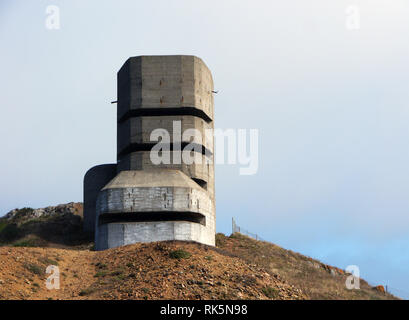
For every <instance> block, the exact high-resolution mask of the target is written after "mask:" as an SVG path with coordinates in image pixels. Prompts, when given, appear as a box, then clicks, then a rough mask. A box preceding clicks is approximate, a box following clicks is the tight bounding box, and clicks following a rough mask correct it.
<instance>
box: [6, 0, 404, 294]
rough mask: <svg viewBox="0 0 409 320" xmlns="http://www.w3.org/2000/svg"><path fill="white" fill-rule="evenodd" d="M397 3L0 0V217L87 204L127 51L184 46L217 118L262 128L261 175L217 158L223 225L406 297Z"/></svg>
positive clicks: (176, 50) (170, 50) (107, 157)
mask: <svg viewBox="0 0 409 320" xmlns="http://www.w3.org/2000/svg"><path fill="white" fill-rule="evenodd" d="M47 5H57V6H59V8H60V14H61V28H60V30H48V29H46V27H45V18H46V13H45V9H46V6H47ZM349 5H356V6H358V7H359V8H360V12H361V28H360V29H359V30H348V29H347V28H346V27H345V21H346V13H345V10H346V8H347V7H348V6H349ZM408 16H409V2H408V1H406V0H393V1H390V0H389V1H388V0H371V1H369V0H367V1H365V0H349V1H344V0H339V1H327V0H311V1H305V0H286V1H271V0H268V1H238V0H234V1H233V0H229V1H227V0H224V1H215V0H208V1H202V2H199V1H191V0H186V1H169V0H166V1H101V0H99V1H73V0H70V1H30V2H29V1H15V0H13V1H5V0H3V1H2V2H1V3H0V43H1V51H0V52H1V59H0V70H1V72H0V87H1V91H0V98H1V113H0V136H1V137H2V138H1V139H0V151H1V154H2V157H1V158H0V177H1V180H0V181H1V183H0V188H1V190H0V191H1V193H0V214H4V213H6V212H7V211H9V210H11V209H13V208H16V207H24V206H30V207H43V206H47V205H54V204H58V203H64V202H69V201H82V179H83V175H84V173H85V172H86V170H87V169H88V168H90V167H91V166H93V165H95V164H100V163H110V162H114V161H115V159H116V156H115V151H116V137H115V135H116V124H115V121H116V111H115V105H111V104H110V101H112V100H116V72H117V71H118V69H119V68H120V67H121V65H122V63H123V62H124V61H125V60H126V59H127V58H128V57H129V56H136V55H149V54H193V55H197V56H199V57H201V58H202V59H203V60H204V61H205V62H206V64H207V65H208V66H209V68H210V69H211V70H212V73H213V78H214V81H215V88H216V90H220V93H219V94H218V95H216V96H215V104H216V105H215V110H216V111H215V112H216V127H218V128H248V129H250V128H257V129H259V130H260V134H259V135H260V156H259V158H260V165H259V172H258V174H256V175H254V176H240V175H239V167H238V166H227V165H225V166H218V167H217V168H216V190H217V229H218V231H220V232H224V233H230V223H231V217H232V216H234V217H235V218H236V220H237V222H238V223H239V224H240V225H242V226H243V227H245V228H246V229H249V230H251V231H252V232H257V233H259V234H260V235H261V236H262V237H263V238H265V239H268V240H270V241H272V242H274V243H277V244H279V245H282V246H284V247H285V248H289V249H292V250H294V251H299V252H301V253H304V254H307V255H310V256H312V257H315V258H319V259H321V260H323V261H325V262H327V263H330V264H332V265H336V266H338V267H341V268H345V267H346V266H347V265H351V264H355V265H358V266H359V267H360V270H361V274H362V275H363V277H365V278H366V279H367V280H369V281H370V282H371V283H372V284H388V285H389V286H390V287H394V288H398V289H402V290H405V291H406V292H407V293H406V294H405V292H398V291H395V293H396V294H399V295H400V296H404V297H406V298H409V277H408V270H409V214H408V211H409V197H408V191H409V170H408V164H409V148H408V144H409V125H408V123H409V107H408V102H409V90H408V89H409V63H408V59H409V41H408V37H407V35H408V31H409V20H408V19H407V17H408Z"/></svg>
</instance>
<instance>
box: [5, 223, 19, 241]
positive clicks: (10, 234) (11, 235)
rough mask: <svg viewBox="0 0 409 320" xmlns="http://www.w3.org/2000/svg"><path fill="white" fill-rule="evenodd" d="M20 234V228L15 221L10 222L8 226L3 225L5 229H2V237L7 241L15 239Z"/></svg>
mask: <svg viewBox="0 0 409 320" xmlns="http://www.w3.org/2000/svg"><path fill="white" fill-rule="evenodd" d="M19 235H20V229H19V228H18V226H17V224H15V223H10V224H7V225H6V226H3V229H2V230H1V231H0V239H2V240H6V241H11V240H15V239H17V238H18V237H19Z"/></svg>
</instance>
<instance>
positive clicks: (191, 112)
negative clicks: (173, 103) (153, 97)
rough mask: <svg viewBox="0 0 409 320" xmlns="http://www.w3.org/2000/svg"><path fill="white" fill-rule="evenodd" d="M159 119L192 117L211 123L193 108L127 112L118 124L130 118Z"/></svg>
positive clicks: (148, 109)
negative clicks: (162, 117) (164, 117)
mask: <svg viewBox="0 0 409 320" xmlns="http://www.w3.org/2000/svg"><path fill="white" fill-rule="evenodd" d="M139 116H146V117H160V116H194V117H198V118H201V119H203V120H204V121H206V122H207V123H209V122H212V119H211V118H210V117H209V116H208V115H207V114H206V113H205V112H204V111H203V110H200V109H197V108H194V107H181V108H145V109H132V110H128V111H127V112H126V113H125V114H124V115H123V116H122V117H121V118H119V119H118V123H122V122H124V121H126V120H128V119H129V118H132V117H139Z"/></svg>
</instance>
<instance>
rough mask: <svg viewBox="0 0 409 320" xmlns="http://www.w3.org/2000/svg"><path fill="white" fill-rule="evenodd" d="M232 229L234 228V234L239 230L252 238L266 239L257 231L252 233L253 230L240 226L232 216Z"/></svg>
mask: <svg viewBox="0 0 409 320" xmlns="http://www.w3.org/2000/svg"><path fill="white" fill-rule="evenodd" d="M231 230H232V234H233V233H236V232H238V233H241V234H244V235H245V236H249V237H250V238H253V239H256V240H260V241H265V240H264V239H263V238H261V237H260V236H259V235H258V234H257V233H252V232H250V231H248V230H246V229H244V228H242V227H240V226H239V225H237V223H236V221H235V220H234V218H231Z"/></svg>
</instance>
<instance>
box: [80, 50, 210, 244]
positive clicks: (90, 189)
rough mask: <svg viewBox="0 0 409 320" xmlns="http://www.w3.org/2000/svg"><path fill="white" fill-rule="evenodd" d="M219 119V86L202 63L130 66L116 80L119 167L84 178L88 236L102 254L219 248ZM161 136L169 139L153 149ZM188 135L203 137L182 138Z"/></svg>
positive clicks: (169, 60) (158, 60)
mask: <svg viewBox="0 0 409 320" xmlns="http://www.w3.org/2000/svg"><path fill="white" fill-rule="evenodd" d="M213 119H214V99H213V79H212V75H211V73H210V70H209V69H208V68H207V66H206V65H205V63H204V62H203V61H202V60H201V59H200V58H197V57H194V56H184V55H177V56H138V57H132V58H129V59H128V60H127V61H126V62H125V63H124V65H123V66H122V67H121V69H120V70H119V72H118V75H117V163H116V164H104V165H98V166H95V167H93V168H91V169H90V170H88V172H87V173H86V174H85V177H84V231H86V232H88V233H93V234H94V237H95V247H96V249H97V250H104V249H108V248H114V247H118V246H122V245H127V244H132V243H137V242H153V241H166V240H184V241H196V242H200V243H203V244H207V245H214V244H215V229H216V216H215V189H214V165H213V163H214V161H213V160H214V147H213V146H214V140H213V134H211V136H209V132H211V129H213V127H214V124H213ZM209 129H210V131H209ZM155 130H156V131H157V132H159V133H160V132H163V131H166V132H167V133H168V137H167V139H164V137H166V135H161V139H157V140H155V141H152V140H151V138H152V133H153V132H154V131H155ZM158 130H159V131H158ZM189 130H190V132H191V133H192V132H193V133H194V132H196V133H197V134H194V136H193V135H192V134H184V133H186V132H189ZM158 142H160V144H158ZM158 145H159V146H161V147H160V150H158ZM153 150H155V152H153ZM163 159H169V160H170V161H163ZM185 159H187V160H186V161H185ZM189 159H190V160H189Z"/></svg>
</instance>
